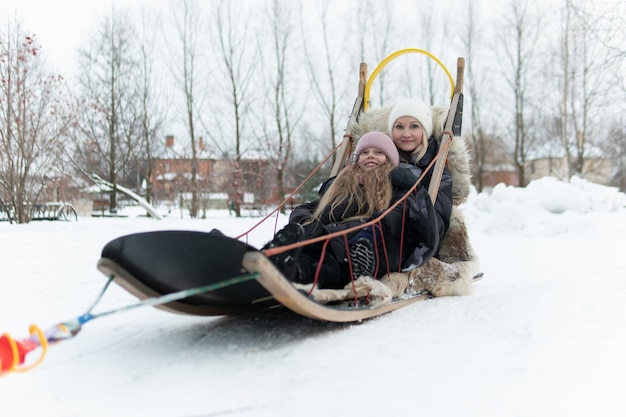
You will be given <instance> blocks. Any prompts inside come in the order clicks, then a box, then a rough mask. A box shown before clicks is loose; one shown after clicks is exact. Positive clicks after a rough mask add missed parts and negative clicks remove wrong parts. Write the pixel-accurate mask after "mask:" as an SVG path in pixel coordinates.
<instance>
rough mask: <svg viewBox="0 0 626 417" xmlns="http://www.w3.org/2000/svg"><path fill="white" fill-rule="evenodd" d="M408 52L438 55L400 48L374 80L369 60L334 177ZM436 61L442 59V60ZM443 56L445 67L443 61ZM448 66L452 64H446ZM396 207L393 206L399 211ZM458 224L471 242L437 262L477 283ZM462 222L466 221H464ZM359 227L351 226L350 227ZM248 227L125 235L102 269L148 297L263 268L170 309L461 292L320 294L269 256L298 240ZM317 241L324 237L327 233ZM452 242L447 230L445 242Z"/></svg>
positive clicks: (361, 303)
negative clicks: (261, 246)
mask: <svg viewBox="0 0 626 417" xmlns="http://www.w3.org/2000/svg"><path fill="white" fill-rule="evenodd" d="M408 52H418V53H425V54H427V55H429V56H430V57H432V58H434V57H433V56H432V55H430V54H429V53H427V52H425V51H422V50H417V49H411V50H402V51H398V52H396V53H395V54H392V55H391V56H389V57H388V58H387V59H386V60H385V61H383V63H381V64H380V65H379V67H378V68H377V69H376V70H375V71H374V73H373V74H372V76H371V77H370V79H369V80H368V81H367V82H366V72H367V66H366V65H365V64H361V66H360V72H359V91H358V95H357V99H356V101H355V103H354V107H353V109H352V112H351V116H350V120H349V123H348V126H347V128H346V131H345V134H344V139H343V142H342V144H341V146H340V147H338V148H337V149H335V151H334V152H337V158H336V160H335V163H334V166H333V168H332V170H331V176H332V175H336V173H337V172H338V171H339V170H340V169H341V168H342V167H343V166H344V165H345V164H346V163H347V162H348V158H349V156H350V154H351V152H352V150H353V147H354V143H355V140H354V135H355V132H356V131H357V130H358V129H360V128H361V127H359V118H360V117H361V116H363V112H364V110H365V109H367V105H368V94H369V86H371V82H372V81H373V79H374V78H375V77H376V75H377V74H378V72H379V71H380V69H381V68H382V66H384V65H385V64H386V63H388V62H389V61H390V60H391V59H393V58H395V57H397V56H400V55H403V54H405V53H408ZM434 59H435V60H436V58H434ZM437 62H438V63H439V64H440V65H442V64H441V63H440V62H439V61H438V60H437ZM442 67H443V65H442ZM443 68H444V69H445V67H443ZM463 71H464V61H463V59H462V58H459V60H458V68H457V83H456V84H455V83H454V81H453V80H452V77H451V76H450V74H449V72H447V70H446V72H447V73H448V76H449V78H450V81H451V86H452V92H451V104H450V108H449V109H446V110H447V111H446V112H445V113H447V114H444V115H443V116H442V119H444V120H445V123H442V124H441V126H440V128H439V129H440V132H439V133H440V139H441V140H440V154H439V156H438V158H437V160H436V162H435V164H434V166H433V167H432V169H433V177H432V178H433V180H432V181H431V186H430V188H429V194H430V196H431V198H432V199H433V200H434V198H436V195H437V189H438V186H439V183H438V179H440V177H441V172H442V171H443V167H444V164H445V163H446V161H447V156H448V149H449V147H450V142H451V141H452V136H451V134H450V133H452V135H454V136H455V137H456V136H460V131H461V119H462V107H463V94H462V85H463V84H462V80H463ZM376 130H381V129H376ZM459 140H460V139H459ZM458 153H466V152H465V148H464V145H461V151H459V152H458ZM330 156H332V153H331V155H329V156H328V157H327V158H326V160H325V161H327V160H328V159H329V158H330ZM465 157H466V156H465ZM463 161H465V162H462V163H461V164H460V165H464V164H465V163H466V161H467V160H466V159H465V160H463ZM322 163H324V162H322ZM318 168H319V167H318ZM463 169H467V170H469V168H468V167H464V166H462V167H461V169H460V170H461V171H462V170H463ZM305 181H306V180H305ZM468 181H469V180H468ZM433 183H434V184H433ZM301 186H302V184H301V185H300V186H299V187H297V188H296V189H295V190H294V191H293V193H292V194H291V195H290V196H288V197H287V198H286V199H285V200H284V201H283V202H282V203H281V204H280V205H279V206H278V207H277V208H276V209H275V210H274V211H273V212H272V213H270V214H268V215H267V216H266V217H265V218H263V219H262V220H261V222H263V221H265V220H267V219H269V218H270V217H271V216H272V215H273V214H274V213H277V212H278V210H279V209H280V208H281V207H282V206H283V205H285V204H286V203H287V202H288V201H289V200H290V198H291V196H292V195H294V194H295V193H297V192H298V191H299V189H300V187H301ZM414 187H415V186H414ZM453 190H454V185H453ZM411 191H412V190H411ZM464 192H465V191H464ZM467 193H469V191H467ZM407 195H408V193H407ZM392 208H393V207H391V208H390V209H389V210H388V211H391V209H392ZM388 211H387V212H388ZM385 213H386V212H385ZM385 213H383V214H381V216H380V217H379V219H377V220H373V221H372V222H369V223H365V224H363V225H362V227H365V226H369V225H372V224H375V222H376V221H380V218H381V217H382V216H384V215H385ZM453 213H454V210H453ZM261 222H259V223H261ZM451 224H453V225H457V226H455V227H456V229H454V227H453V229H454V231H452V232H451V234H455V233H456V234H457V235H460V236H461V237H463V238H465V241H466V242H467V246H468V247H463V248H460V249H457V248H454V247H452V248H450V249H449V250H442V259H441V260H436V262H443V263H448V262H449V263H450V265H453V266H455V267H457V265H458V271H461V273H458V272H457V273H456V274H455V275H456V276H455V278H454V279H458V277H459V276H463V277H464V279H465V280H466V281H468V282H470V283H473V282H474V281H476V280H478V279H480V277H481V276H482V274H480V273H478V271H477V270H476V269H475V265H476V262H475V261H474V257H473V254H472V250H471V248H470V247H469V240H468V238H467V236H466V231H465V229H464V222H463V221H462V218H460V219H456V220H455V221H452V222H451ZM458 224H460V227H459V226H458ZM255 227H256V226H255ZM253 229H254V227H253ZM457 229H458V230H457ZM251 230H252V229H251ZM351 231H352V230H347V231H345V232H344V233H348V232H351ZM246 233H247V232H246ZM246 233H244V234H242V235H240V236H238V237H227V236H224V235H222V234H221V233H220V232H218V231H213V232H208V233H207V232H198V231H157V232H148V233H139V234H133V235H128V236H122V237H120V238H117V239H115V240H113V241H111V242H109V243H108V244H107V245H106V246H105V247H104V249H103V251H102V257H101V259H100V260H99V262H98V269H99V270H100V271H101V272H102V273H103V274H105V275H107V276H109V277H110V278H112V279H113V280H114V282H115V283H117V284H118V285H120V286H121V287H122V288H124V289H125V290H127V291H128V292H130V293H131V294H133V295H134V296H136V297H138V298H139V299H142V300H145V299H149V298H154V297H159V296H163V295H164V294H171V293H176V292H178V291H181V290H186V289H189V288H195V287H201V286H204V285H207V284H216V283H219V282H222V281H223V280H228V279H230V278H234V277H237V276H241V275H242V274H243V275H245V274H256V277H255V279H250V280H245V281H243V282H241V281H238V282H237V283H236V284H233V285H226V286H223V287H221V288H219V289H216V290H214V291H211V292H207V293H202V294H196V295H194V296H192V297H188V298H185V299H179V300H176V301H173V302H168V303H166V304H161V305H156V306H155V307H157V308H159V309H162V310H165V311H169V312H174V313H182V314H192V315H201V316H216V315H234V314H243V313H249V312H253V311H258V310H261V309H266V308H273V307H281V306H282V307H286V308H288V309H290V310H292V311H294V312H295V313H297V314H300V315H303V316H306V317H310V318H313V319H318V320H325V321H334V322H351V321H359V320H363V319H368V318H371V317H375V316H378V315H381V314H385V313H388V312H390V311H393V310H396V309H398V308H401V307H404V306H407V305H409V304H412V303H414V302H416V301H420V300H425V299H428V298H430V297H432V296H433V294H434V295H452V294H454V291H453V292H451V293H450V294H445V291H444V293H440V294H437V293H434V292H429V291H425V290H423V289H418V290H412V289H411V288H410V286H409V285H407V286H406V289H404V287H403V291H402V292H401V293H394V294H393V297H392V298H390V297H389V294H388V293H387V292H385V291H387V290H386V289H385V285H384V284H381V283H380V282H370V281H367V280H366V279H365V278H363V277H362V278H359V280H357V281H359V282H357V281H354V280H353V281H352V283H351V284H349V285H348V286H347V287H346V288H345V289H343V290H341V289H339V290H338V291H344V292H346V291H347V292H348V293H350V292H352V293H353V295H352V296H351V295H350V294H348V295H347V296H345V297H341V296H336V294H334V293H333V294H330V295H328V294H326V293H325V294H322V297H320V296H318V294H319V292H320V291H322V292H323V291H324V290H318V289H316V288H315V285H312V286H309V287H308V288H306V286H304V287H303V286H298V285H296V284H293V283H291V282H290V281H289V280H288V279H287V278H286V277H285V276H283V274H282V273H281V272H280V271H279V270H278V269H277V268H276V267H275V266H274V264H273V263H272V262H271V261H270V260H269V259H268V258H269V257H271V256H273V255H276V254H279V253H281V252H282V251H285V250H290V249H293V246H294V245H289V246H285V247H277V248H271V249H266V250H263V251H261V250H258V249H256V248H254V247H252V246H250V245H248V244H246V243H245V242H243V241H242V240H241V238H243V237H245V236H246ZM332 237H334V236H332V235H330V236H326V237H325V239H330V238H332ZM269 238H270V237H268V240H269ZM450 240H451V241H455V240H458V237H456V238H455V237H452V238H450ZM316 241H319V238H318V239H317V240H316ZM444 242H445V236H444V239H443V240H442V244H443V243H444ZM308 243H311V242H308ZM304 244H307V241H304V242H300V243H299V244H296V245H299V246H302V245H304ZM468 265H470V267H468ZM446 266H447V265H446ZM418 269H419V268H418ZM439 269H441V268H439ZM411 274H412V272H407V273H406V276H407V282H410V281H411V278H410V277H411ZM389 275H391V274H389ZM361 279H363V281H361ZM381 285H382V287H381ZM357 287H358V288H357ZM377 288H378V289H380V290H381V291H382V293H384V294H383V296H381V297H382V298H384V301H380V300H377V299H376V296H375V293H376V291H378V290H376V289H377ZM456 295H461V294H456ZM324 297H327V298H328V297H330V298H328V299H327V300H325V301H324V302H320V299H321V298H324ZM333 297H335V298H333Z"/></svg>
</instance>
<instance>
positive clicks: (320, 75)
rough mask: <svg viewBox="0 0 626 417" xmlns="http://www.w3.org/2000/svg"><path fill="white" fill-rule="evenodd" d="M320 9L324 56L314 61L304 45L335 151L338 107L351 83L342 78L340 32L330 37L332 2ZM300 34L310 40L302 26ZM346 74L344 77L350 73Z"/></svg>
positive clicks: (331, 146) (320, 6)
mask: <svg viewBox="0 0 626 417" xmlns="http://www.w3.org/2000/svg"><path fill="white" fill-rule="evenodd" d="M317 5H318V10H319V12H320V15H319V24H320V31H319V34H320V35H321V47H322V51H321V54H322V56H321V57H314V56H313V54H314V52H313V51H312V50H311V48H310V47H309V46H308V44H307V42H304V48H303V51H304V57H305V60H306V68H307V72H308V76H309V80H310V82H311V88H312V91H313V96H314V97H315V100H316V101H317V103H318V105H319V106H320V109H321V111H322V114H323V115H324V117H325V118H326V122H327V130H328V135H329V136H328V145H329V150H332V149H334V148H335V147H336V146H337V141H336V138H337V123H338V111H339V110H338V108H339V104H340V102H341V99H342V97H343V95H345V92H346V88H347V85H349V83H348V82H344V81H345V80H343V79H342V78H341V75H342V72H341V71H340V70H341V65H342V64H343V62H342V54H341V51H342V50H343V49H342V48H340V47H338V46H337V34H338V31H336V32H333V33H331V29H330V23H329V15H328V14H329V1H328V0H325V1H323V2H321V3H318V4H317ZM301 30H302V32H303V39H307V38H306V35H305V33H304V32H305V30H304V27H302V26H301ZM333 51H334V53H333ZM320 61H322V64H320ZM320 67H321V69H320ZM355 73H356V72H355ZM343 74H344V75H345V74H347V72H344V73H343ZM350 85H351V84H350ZM334 162H335V156H334V155H333V160H332V163H333V164H334Z"/></svg>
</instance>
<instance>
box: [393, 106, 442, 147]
mask: <svg viewBox="0 0 626 417" xmlns="http://www.w3.org/2000/svg"><path fill="white" fill-rule="evenodd" d="M404 116H411V117H415V118H416V119H417V120H418V121H419V122H420V123H421V124H422V127H423V128H424V133H426V139H428V138H429V137H430V134H431V133H432V131H433V112H432V110H431V109H430V106H429V105H428V104H426V103H424V102H423V101H419V100H404V101H401V102H399V103H398V104H396V105H395V106H393V109H391V113H389V121H388V123H389V134H390V135H392V134H393V133H392V132H393V125H394V124H395V123H396V120H398V119H399V118H400V117H404Z"/></svg>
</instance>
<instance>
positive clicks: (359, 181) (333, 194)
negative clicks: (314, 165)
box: [311, 159, 394, 221]
mask: <svg viewBox="0 0 626 417" xmlns="http://www.w3.org/2000/svg"><path fill="white" fill-rule="evenodd" d="M393 168H394V167H393V165H392V164H391V162H389V159H387V161H386V162H385V163H384V164H382V165H380V166H379V167H376V168H374V169H370V170H367V171H365V170H363V169H362V168H361V167H359V166H358V164H351V165H348V166H347V167H345V168H344V169H343V170H342V171H341V172H340V173H339V175H337V177H336V178H335V180H334V181H333V183H332V184H331V185H330V187H329V188H328V190H327V191H326V193H324V195H323V196H322V198H321V200H320V203H319V205H318V207H317V209H316V210H315V212H314V213H313V215H312V216H311V220H312V221H313V220H320V219H321V217H322V215H323V214H324V213H325V212H328V215H329V218H330V220H331V221H344V220H357V219H367V218H370V217H372V215H374V214H375V213H377V212H379V211H381V210H384V209H386V208H387V207H389V204H391V197H392V185H391V178H390V172H391V170H392V169H393ZM344 204H345V207H356V214H355V215H353V216H350V217H344V215H345V213H341V216H340V218H335V215H334V214H335V210H336V209H337V208H338V207H340V206H341V205H344Z"/></svg>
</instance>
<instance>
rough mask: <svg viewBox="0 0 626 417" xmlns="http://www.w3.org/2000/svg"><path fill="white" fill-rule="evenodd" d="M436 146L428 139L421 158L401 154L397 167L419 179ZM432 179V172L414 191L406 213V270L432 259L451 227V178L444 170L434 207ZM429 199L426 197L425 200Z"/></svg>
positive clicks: (437, 146)
mask: <svg viewBox="0 0 626 417" xmlns="http://www.w3.org/2000/svg"><path fill="white" fill-rule="evenodd" d="M438 151H439V145H438V144H437V142H436V141H435V139H434V138H432V137H431V138H430V139H429V140H428V149H427V150H426V153H425V154H424V156H423V157H422V158H421V159H420V160H419V161H417V160H416V159H417V158H416V157H415V156H414V157H410V156H409V157H407V155H404V154H403V152H400V160H401V161H407V160H408V162H401V163H400V165H399V166H400V168H405V169H407V170H408V171H410V172H411V173H413V175H414V176H416V177H417V178H419V177H420V176H421V175H422V173H423V172H424V170H425V169H426V168H427V167H428V165H429V164H430V163H431V162H432V160H433V159H434V158H435V156H437V152H438ZM431 178H432V169H431V170H430V171H428V172H427V173H426V175H425V176H424V178H423V179H422V181H421V182H420V185H419V186H418V189H417V195H416V196H415V198H414V199H413V200H412V204H411V206H410V210H409V213H410V215H409V218H410V219H411V223H410V225H409V227H408V229H407V231H408V236H405V245H406V247H407V249H408V250H409V255H408V256H407V257H404V256H403V263H402V266H403V268H405V269H408V268H415V267H418V266H420V265H421V264H422V263H424V262H425V261H427V260H428V259H429V258H430V257H431V256H437V252H438V250H439V242H440V241H441V239H442V238H443V235H444V234H445V233H446V231H447V230H448V228H449V227H450V216H451V214H452V176H451V174H450V170H449V169H448V168H447V167H444V170H443V173H442V175H441V183H440V184H439V190H438V192H437V199H436V201H435V204H434V207H432V202H431V200H430V197H429V196H428V187H429V186H430V181H431ZM427 197H428V198H427Z"/></svg>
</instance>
